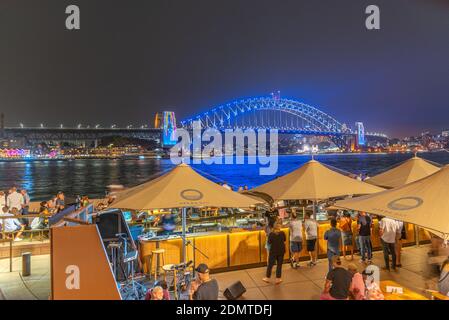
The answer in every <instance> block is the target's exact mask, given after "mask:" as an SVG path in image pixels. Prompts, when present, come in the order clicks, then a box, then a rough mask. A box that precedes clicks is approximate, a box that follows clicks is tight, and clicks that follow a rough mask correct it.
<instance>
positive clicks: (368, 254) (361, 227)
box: [357, 212, 373, 263]
mask: <svg viewBox="0 0 449 320" xmlns="http://www.w3.org/2000/svg"><path fill="white" fill-rule="evenodd" d="M372 227H373V223H372V220H371V218H370V217H369V216H368V215H367V214H366V213H365V212H360V214H359V218H358V220H357V230H358V232H359V242H360V255H361V256H362V259H361V260H360V262H362V263H365V262H366V259H367V262H368V263H371V259H372V257H373V251H372V247H371V229H372Z"/></svg>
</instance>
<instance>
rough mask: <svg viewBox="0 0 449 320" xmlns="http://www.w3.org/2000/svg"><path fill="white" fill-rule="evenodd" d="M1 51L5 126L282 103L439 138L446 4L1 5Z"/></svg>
mask: <svg viewBox="0 0 449 320" xmlns="http://www.w3.org/2000/svg"><path fill="white" fill-rule="evenodd" d="M69 4H76V5H79V7H80V10H81V30H79V31H69V30H66V29H65V19H66V16H67V15H66V14H65V8H66V6H67V5H69ZM369 4H376V5H378V6H379V7H380V10H381V30H378V31H368V30H366V28H365V18H366V14H365V13H364V12H365V8H366V6H367V5H369ZM0 41H1V43H0V112H4V113H5V116H6V125H7V126H17V125H18V123H20V122H22V123H24V124H25V125H28V126H37V125H38V124H39V123H44V124H45V125H48V126H50V125H51V126H57V125H59V124H60V123H63V124H64V125H66V126H75V125H76V124H78V123H82V124H84V125H86V124H90V125H94V124H96V123H100V124H102V125H111V124H112V123H114V124H117V125H119V126H120V125H123V126H124V125H127V124H130V123H132V124H134V125H142V124H144V123H146V124H152V121H153V117H154V113H155V112H156V111H159V110H172V111H175V112H176V114H177V117H178V120H180V119H182V118H184V117H188V116H190V115H193V114H196V113H198V112H201V111H206V110H207V109H209V108H210V107H212V106H214V105H218V104H221V103H225V102H229V101H232V100H234V99H236V98H242V97H252V96H260V95H268V94H269V93H270V92H272V91H273V90H280V91H281V94H282V96H284V97H291V98H296V99H298V100H301V101H304V102H306V103H309V104H311V105H314V106H316V107H318V108H320V109H321V110H323V111H325V112H327V113H329V114H331V115H333V116H334V117H335V118H337V119H338V120H339V121H341V122H346V123H349V124H351V125H352V124H353V123H354V121H363V122H364V123H365V127H366V130H368V131H375V130H378V131H383V132H386V133H388V134H390V135H392V136H404V135H414V134H419V133H421V132H422V131H424V130H431V131H433V132H439V131H441V130H442V129H449V0H438V1H437V0H375V1H364V0H353V1H348V0H338V1H336V0H326V1H322V0H309V1H301V0H288V1H287V0H271V1H266V0H177V1H171V0H141V1H138V0H132V1H131V0H127V1H124V0H121V1H113V0H102V1H98V0H85V1H81V0H71V1H65V0H39V1H36V0H28V1H24V0H1V1H0Z"/></svg>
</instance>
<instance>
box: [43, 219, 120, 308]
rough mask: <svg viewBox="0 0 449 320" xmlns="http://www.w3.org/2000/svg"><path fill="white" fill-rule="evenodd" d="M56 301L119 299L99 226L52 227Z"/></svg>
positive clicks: (53, 290)
mask: <svg viewBox="0 0 449 320" xmlns="http://www.w3.org/2000/svg"><path fill="white" fill-rule="evenodd" d="M51 238H52V242H51V279H52V290H51V293H52V299H53V300H120V299H121V296H120V293H119V291H118V287H117V283H116V282H115V278H114V275H113V273H112V269H111V265H110V264H109V260H108V257H107V254H106V251H105V248H104V246H103V241H102V240H101V237H100V233H99V232H98V229H97V226H96V225H83V226H73V227H68V226H67V227H52V228H51Z"/></svg>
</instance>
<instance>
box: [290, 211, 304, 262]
mask: <svg viewBox="0 0 449 320" xmlns="http://www.w3.org/2000/svg"><path fill="white" fill-rule="evenodd" d="M289 228H290V252H291V253H292V257H291V259H290V263H291V265H292V268H294V269H297V268H298V267H299V256H300V254H301V250H302V222H301V220H299V219H298V215H297V213H296V210H295V209H293V212H292V217H291V221H290V223H289Z"/></svg>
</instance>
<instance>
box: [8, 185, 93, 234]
mask: <svg viewBox="0 0 449 320" xmlns="http://www.w3.org/2000/svg"><path fill="white" fill-rule="evenodd" d="M67 204H68V201H67V199H66V196H65V194H64V193H63V192H62V191H60V192H58V193H57V194H56V195H55V196H54V197H52V198H51V199H49V200H48V201H42V202H40V204H39V211H38V212H30V205H31V199H30V196H29V194H28V192H27V190H25V189H20V190H19V189H17V188H16V187H12V188H10V189H9V190H8V191H7V192H5V191H1V190H0V208H1V210H0V232H1V233H0V235H4V234H7V236H8V237H9V236H12V237H13V238H14V241H22V240H23V238H22V234H23V232H24V231H25V230H43V229H46V228H48V219H49V217H51V216H52V215H54V214H56V213H58V212H61V211H63V210H64V209H66V207H67ZM88 204H89V199H88V198H87V197H77V198H76V199H75V205H76V206H77V207H81V206H86V205H88ZM36 213H37V214H39V216H38V217H30V218H27V217H22V218H10V217H15V216H26V215H28V214H36Z"/></svg>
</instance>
